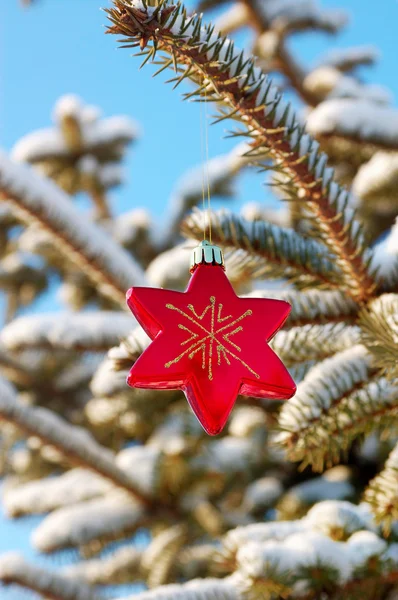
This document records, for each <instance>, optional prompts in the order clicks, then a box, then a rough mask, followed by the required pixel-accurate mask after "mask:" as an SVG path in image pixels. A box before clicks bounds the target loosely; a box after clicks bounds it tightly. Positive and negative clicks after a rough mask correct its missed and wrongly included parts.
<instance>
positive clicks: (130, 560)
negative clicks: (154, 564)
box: [63, 546, 143, 585]
mask: <svg viewBox="0 0 398 600" xmlns="http://www.w3.org/2000/svg"><path fill="white" fill-rule="evenodd" d="M142 553H143V551H142V550H140V549H138V548H135V547H134V546H124V547H122V548H119V549H118V550H115V551H114V552H112V554H111V555H110V556H106V557H103V558H97V559H92V560H85V561H83V562H80V563H78V564H75V565H72V566H68V567H66V569H64V571H63V573H64V574H65V575H66V576H68V577H73V578H74V579H77V580H79V581H83V582H85V583H88V584H90V585H118V584H121V583H131V582H133V581H140V580H141V579H142V577H143V574H142V571H141V559H142Z"/></svg>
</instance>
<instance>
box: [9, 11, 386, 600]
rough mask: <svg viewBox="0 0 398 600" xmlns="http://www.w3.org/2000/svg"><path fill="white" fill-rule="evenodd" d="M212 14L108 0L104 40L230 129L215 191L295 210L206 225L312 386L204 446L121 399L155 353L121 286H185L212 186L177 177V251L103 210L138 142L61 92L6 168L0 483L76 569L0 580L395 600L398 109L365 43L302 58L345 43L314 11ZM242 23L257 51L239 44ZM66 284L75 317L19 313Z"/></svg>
mask: <svg viewBox="0 0 398 600" xmlns="http://www.w3.org/2000/svg"><path fill="white" fill-rule="evenodd" d="M219 5H220V6H219ZM221 5H223V1H222V0H203V2H202V5H201V6H199V7H198V11H201V10H203V11H205V16H202V15H201V14H193V13H189V12H187V10H186V9H185V8H184V6H183V5H182V4H181V3H176V4H173V3H172V2H171V0H149V1H146V0H113V3H112V7H111V8H109V7H108V8H107V9H106V12H107V17H108V19H109V26H108V33H109V34H115V35H116V36H117V37H116V39H115V41H116V40H118V41H119V42H120V44H121V45H122V47H124V48H128V49H130V48H136V51H137V53H138V54H139V55H140V56H141V57H142V59H143V64H145V65H147V67H146V68H148V67H150V65H151V64H155V65H156V69H157V73H158V74H160V73H162V72H165V71H166V72H167V71H170V73H171V79H170V80H169V81H170V82H171V83H172V84H173V85H174V87H177V86H178V89H183V93H184V96H185V98H186V99H188V100H197V101H199V102H206V104H207V103H208V104H209V105H211V110H213V109H214V112H217V116H216V117H215V119H216V120H225V122H226V123H227V122H231V121H233V122H234V123H235V128H234V129H233V130H232V131H231V132H230V135H231V136H233V137H234V138H236V148H235V149H234V150H233V151H231V152H229V153H228V154H225V155H224V156H222V157H217V158H213V159H210V161H209V165H208V170H209V187H210V191H211V193H212V195H213V196H217V195H230V194H233V182H234V180H235V179H236V178H237V177H238V176H239V175H240V174H241V173H242V172H243V171H244V170H247V169H257V170H261V171H264V178H265V179H266V180H267V183H268V184H269V185H270V186H271V187H272V190H273V191H274V193H275V195H276V196H277V197H279V198H280V199H281V200H283V201H285V202H284V203H283V205H282V208H281V210H278V211H274V210H270V209H269V208H268V207H267V206H263V205H253V204H248V205H246V206H245V207H244V208H243V209H242V212H241V213H240V214H236V213H232V212H231V211H229V210H222V211H212V212H211V214H210V216H209V218H210V219H211V224H212V237H213V242H215V243H216V244H218V245H219V246H221V247H222V248H223V249H224V251H225V256H226V266H227V273H228V276H229V278H230V279H231V281H232V282H233V285H234V287H235V289H236V291H237V292H238V293H240V294H241V295H245V296H251V297H275V298H281V299H285V300H287V301H289V302H290V303H291V305H292V311H291V314H290V316H289V319H288V321H287V323H286V324H285V326H284V327H283V329H282V330H281V331H280V332H278V333H277V335H276V336H275V337H274V339H273V340H272V347H273V349H274V350H275V352H277V354H278V355H279V356H280V357H281V358H282V360H283V361H284V363H285V364H286V365H287V366H288V367H289V370H290V372H291V374H292V375H293V377H294V379H295V381H296V382H297V384H298V389H297V393H296V395H295V397H294V398H292V399H291V400H289V401H287V402H285V403H283V404H281V403H280V402H271V401H266V400H259V399H254V398H243V397H242V398H239V399H238V402H237V404H236V406H235V409H234V411H233V412H232V415H231V417H230V419H229V422H228V425H227V427H226V428H225V430H224V432H223V433H222V434H221V435H220V436H218V437H215V438H213V437H210V436H208V435H207V434H206V433H205V432H204V431H203V430H202V428H201V427H200V425H199V424H198V422H197V420H196V418H195V417H194V415H193V414H192V412H191V411H190V409H189V407H188V405H187V403H186V401H185V399H184V397H183V394H182V392H180V391H154V390H138V389H132V388H129V387H128V386H127V385H126V375H127V373H128V371H129V369H130V368H131V366H132V364H133V363H134V361H135V360H137V358H138V357H139V356H140V354H141V353H142V352H143V350H144V349H145V347H146V346H147V345H148V342H149V340H148V338H147V336H146V335H145V334H144V333H143V331H142V330H141V328H140V327H139V326H137V324H136V323H135V322H134V319H133V317H132V316H131V315H130V314H129V313H128V312H127V311H126V310H125V309H126V304H125V292H126V290H127V288H129V287H131V286H133V285H148V284H149V285H154V286H161V287H169V288H171V289H178V290H181V289H184V288H185V285H186V283H187V280H188V277H189V272H188V262H189V252H190V248H191V247H193V246H194V245H195V244H196V243H197V241H200V240H201V239H203V223H204V220H203V211H202V210H200V209H199V208H195V207H196V205H200V203H201V201H202V184H201V177H200V175H199V174H198V172H197V171H196V170H193V171H192V172H191V173H189V174H187V175H186V176H185V177H183V178H182V179H181V182H180V183H179V184H178V186H177V187H176V190H177V192H176V194H175V202H174V205H173V209H172V210H171V211H170V215H169V222H168V226H167V231H166V233H165V234H164V235H163V236H159V235H155V233H154V232H155V230H154V226H153V221H152V220H151V216H150V213H149V212H148V211H147V210H144V209H140V208H138V209H134V210H132V211H131V212H128V213H127V214H122V215H119V216H116V215H114V214H113V210H112V207H111V205H110V202H109V195H108V191H109V190H110V189H111V188H112V187H113V186H116V185H119V184H121V183H122V174H121V165H122V161H123V157H124V153H125V150H126V147H127V146H128V145H129V144H130V143H132V142H134V140H135V138H136V135H137V128H136V126H135V124H134V122H132V121H131V120H130V119H128V118H125V117H118V116H116V117H109V118H102V117H100V116H99V114H98V111H97V110H96V109H95V108H93V107H91V106H86V105H85V104H84V103H83V102H82V101H80V100H79V99H78V98H76V97H72V96H68V97H64V98H62V99H61V100H60V101H59V102H58V103H57V106H56V108H55V111H54V126H53V127H52V128H51V129H47V130H40V131H35V132H33V133H29V134H27V136H26V137H24V138H23V139H21V140H19V141H18V142H17V143H16V145H15V147H14V149H13V151H12V153H11V155H10V156H6V154H4V153H2V154H1V156H0V199H1V201H2V202H1V204H0V249H1V263H0V283H1V286H2V288H3V290H4V291H5V294H6V298H7V302H6V314H5V316H4V321H5V325H4V327H3V329H2V331H1V334H0V369H1V376H0V420H1V425H2V426H1V433H0V442H1V446H0V448H1V454H0V474H1V476H2V478H3V498H2V503H3V505H4V509H5V511H6V513H7V514H8V515H9V517H10V518H18V517H21V516H23V515H31V514H41V515H43V519H42V521H41V522H40V524H39V525H38V526H37V528H36V529H35V531H34V533H33V537H32V544H33V546H34V547H35V548H36V549H37V550H38V551H40V552H42V553H45V554H54V555H56V553H57V552H59V551H62V550H64V549H73V550H74V551H75V552H76V556H77V557H78V559H77V560H76V561H75V562H74V564H72V565H69V566H68V567H62V568H58V569H57V570H45V569H43V568H42V567H38V566H37V565H35V564H28V563H27V562H25V560H24V558H23V557H22V556H20V555H18V554H8V555H5V556H2V557H0V581H1V582H2V583H3V584H4V585H10V584H17V585H19V586H22V587H24V588H27V589H29V590H33V591H35V592H37V593H38V594H39V596H40V597H43V598H53V599H56V600H91V599H97V598H99V599H100V598H102V597H104V596H105V588H104V586H109V585H112V586H117V585H119V584H126V583H127V584H133V583H136V582H138V583H140V584H145V586H146V587H147V588H148V590H146V591H142V592H136V593H132V595H130V596H128V597H129V598H137V599H138V600H158V599H159V600H160V599H163V600H178V599H181V600H221V599H222V600H261V599H265V600H278V599H282V598H284V599H290V598H292V599H293V598H300V599H304V600H324V599H325V600H326V599H330V600H338V599H343V598H344V599H361V600H394V599H396V598H397V597H398V525H397V522H398V446H397V445H396V443H397V422H398V421H397V410H398V367H397V364H398V360H397V359H398V293H397V292H398V222H397V221H395V219H396V216H397V214H398V192H397V182H398V142H397V140H398V112H397V110H396V109H394V108H393V107H392V106H391V105H390V98H389V94H388V92H387V91H386V90H384V89H383V88H381V87H378V86H375V85H368V84H365V83H364V82H363V81H362V80H361V79H360V77H359V75H358V67H360V66H363V65H371V64H372V63H373V62H374V61H375V52H374V50H373V49H372V48H370V47H367V46H364V47H356V48H348V49H346V50H339V51H334V52H331V53H330V54H328V55H327V56H325V57H324V58H322V59H321V60H319V61H318V63H317V66H316V67H314V68H312V69H309V68H306V67H304V66H302V65H301V64H299V63H298V61H297V60H296V58H295V57H294V56H293V54H292V52H291V50H290V49H289V38H290V37H291V36H293V35H296V34H300V35H301V34H303V33H311V32H314V31H323V32H327V33H331V34H337V33H338V32H339V30H340V29H341V27H342V26H343V25H344V23H345V16H344V15H343V14H342V13H340V12H338V11H332V10H329V11H326V10H323V9H322V8H321V7H319V6H318V5H317V4H316V3H315V2H311V1H307V0H299V1H297V0H263V1H261V0H241V1H239V2H234V3H233V4H232V5H230V6H228V7H227V8H225V7H224V6H222V7H221ZM215 6H217V7H218V8H222V9H223V10H222V11H221V12H220V11H219V12H220V16H218V17H217V19H216V21H215V22H214V23H213V24H212V23H211V22H210V21H209V19H208V15H207V11H211V9H213V8H214V7H215ZM242 28H250V29H251V30H252V32H253V33H254V36H253V40H254V41H253V43H252V47H251V48H249V52H247V51H241V50H240V49H238V48H237V47H235V44H234V42H233V41H232V40H231V39H230V38H228V37H225V36H227V35H230V34H233V33H234V32H235V31H237V30H240V29H242ZM115 60H117V59H115ZM131 69H132V70H131V77H132V78H133V77H134V63H133V62H132V66H131ZM274 77H275V78H276V79H275V81H277V82H278V85H276V84H275V83H273V78H274ZM282 90H286V91H288V92H289V94H290V96H291V95H292V93H294V94H295V100H294V101H293V102H292V104H290V103H288V102H286V100H285V99H284V93H283V91H282ZM176 102H177V98H176ZM293 105H294V106H293ZM302 105H304V106H305V109H304V108H303V106H302ZM138 118H139V115H138ZM157 169H158V170H159V171H160V170H161V165H159V166H157ZM199 171H200V170H199ZM78 192H83V193H86V194H87V196H88V197H89V198H91V200H92V204H93V209H94V212H93V219H92V222H88V221H87V220H86V219H82V218H81V213H80V212H79V210H78V209H77V208H76V206H75V205H74V203H73V196H74V195H75V194H76V193H78ZM184 238H185V239H184ZM380 240H381V241H380ZM29 255H38V256H40V257H41V262H40V263H32V261H30V260H28V257H29ZM33 264H35V265H37V264H40V266H32V265H33ZM54 273H56V274H57V276H58V277H59V279H60V281H61V282H62V283H61V285H60V288H61V289H60V293H61V297H62V298H63V300H64V302H65V303H66V304H67V305H68V306H69V307H71V308H72V309H73V312H68V313H65V314H63V313H62V314H59V313H53V314H44V315H43V314H32V315H29V314H28V315H25V316H20V315H19V314H18V313H19V310H20V308H21V307H23V306H29V305H31V304H32V303H33V302H34V301H35V299H37V298H38V297H39V296H41V295H42V294H45V293H46V290H47V287H48V282H49V279H50V277H51V276H52V275H53V274H54ZM126 332H129V333H128V335H126ZM142 529H145V531H147V532H149V539H148V543H147V544H146V545H145V546H144V547H141V546H139V545H137V543H136V540H135V537H134V536H135V535H136V533H137V531H139V530H142ZM115 542H117V545H114V543H115ZM21 594H22V592H21ZM21 598H22V595H21ZM118 598H120V600H122V598H124V599H125V600H126V598H127V596H126V595H124V596H122V595H121V594H120V595H119V596H118Z"/></svg>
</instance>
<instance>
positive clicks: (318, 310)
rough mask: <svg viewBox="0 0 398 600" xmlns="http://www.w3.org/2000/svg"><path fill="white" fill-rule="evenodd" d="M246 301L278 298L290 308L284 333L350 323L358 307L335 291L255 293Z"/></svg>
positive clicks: (269, 291)
mask: <svg viewBox="0 0 398 600" xmlns="http://www.w3.org/2000/svg"><path fill="white" fill-rule="evenodd" d="M247 296H248V297H254V298H279V299H280V300H286V301H287V302H289V304H291V306H292V310H291V313H290V314H289V317H288V320H287V322H286V324H285V325H284V329H288V328H289V327H297V326H302V325H318V324H319V325H321V324H323V323H339V322H348V323H350V322H352V321H354V320H355V318H356V316H357V314H358V310H359V306H358V304H356V303H355V302H354V301H353V300H351V299H350V298H347V296H345V295H344V294H342V293H341V292H338V291H333V292H329V291H321V290H317V289H311V290H300V291H297V290H284V289H276V290H275V289H273V288H271V289H265V290H263V289H258V290H257V289H256V290H253V292H251V293H250V294H247Z"/></svg>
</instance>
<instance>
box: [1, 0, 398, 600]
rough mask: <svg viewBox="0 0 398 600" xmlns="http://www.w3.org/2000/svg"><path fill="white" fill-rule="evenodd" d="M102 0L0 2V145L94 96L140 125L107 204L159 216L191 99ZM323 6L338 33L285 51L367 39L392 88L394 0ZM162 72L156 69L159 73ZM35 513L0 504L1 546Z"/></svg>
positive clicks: (249, 184) (193, 126) (243, 193)
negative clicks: (126, 39) (115, 27)
mask: <svg viewBox="0 0 398 600" xmlns="http://www.w3.org/2000/svg"><path fill="white" fill-rule="evenodd" d="M106 4H107V0H37V5H36V6H34V7H32V8H31V9H29V10H23V9H22V8H21V7H20V6H19V3H18V0H3V2H2V3H1V7H0V17H1V18H0V22H1V25H0V27H1V29H2V31H0V39H1V45H2V48H1V52H0V55H1V57H2V58H1V64H0V72H1V87H0V146H2V147H5V148H6V149H10V148H11V147H12V146H13V144H14V143H15V142H16V141H17V140H18V139H19V138H20V137H21V136H22V135H24V134H26V133H28V132H30V131H32V130H33V129H36V128H39V127H46V126H49V125H50V115H51V111H52V108H53V105H54V103H55V101H56V100H57V98H58V97H59V96H61V95H63V94H66V93H76V94H78V95H79V96H81V97H82V98H83V99H84V100H85V101H86V102H88V103H91V104H97V105H98V106H100V107H101V109H102V110H103V113H104V114H105V115H107V116H110V115H112V114H127V115H129V116H131V117H133V118H134V119H136V120H137V121H138V122H139V123H140V125H141V128H142V137H141V139H140V141H139V142H138V143H137V145H136V146H135V147H134V148H133V150H132V151H131V152H130V153H129V156H128V160H127V162H126V166H127V174H128V182H127V185H126V186H125V187H124V188H123V189H121V190H120V191H118V192H115V193H114V194H113V198H114V207H115V211H116V212H122V211H126V210H130V209H132V208H134V207H139V206H146V207H148V208H149V209H150V210H151V211H152V213H153V214H154V215H155V218H157V219H160V218H161V215H162V214H163V213H166V212H167V205H168V202H169V198H170V195H171V192H172V189H173V184H174V183H175V181H176V179H177V178H178V177H179V176H181V175H182V174H183V173H184V171H185V170H186V169H188V168H190V167H192V166H194V165H195V164H197V163H199V162H200V160H201V150H200V130H199V109H198V105H197V104H192V103H191V104H190V103H182V102H181V101H180V98H179V92H177V91H174V92H173V91H172V89H171V87H170V86H166V85H163V84H162V76H160V77H158V78H155V79H152V77H151V71H152V72H153V69H151V67H150V66H147V67H145V68H144V69H143V70H142V71H139V70H138V65H139V63H138V59H132V58H130V56H129V52H128V51H127V50H117V49H116V39H115V37H114V36H105V35H104V25H105V23H106V17H105V14H104V13H103V12H101V11H100V7H101V6H104V5H105V6H106ZM322 4H323V5H324V6H327V7H339V8H345V9H347V10H348V11H349V12H350V13H352V16H353V18H352V21H351V24H350V25H349V26H348V27H347V28H346V29H345V30H344V32H343V33H342V34H341V35H339V36H338V37H337V38H335V39H334V38H332V37H329V36H325V35H318V34H317V35H313V34H308V35H307V34H305V35H300V36H297V37H296V38H295V40H294V41H293V43H292V46H293V48H294V52H295V53H297V54H298V56H300V57H301V59H302V60H303V61H304V63H306V64H311V63H313V62H314V60H315V59H316V57H317V56H319V53H320V52H324V51H326V50H327V49H328V48H330V47H332V46H339V47H344V46H348V45H357V44H375V45H376V46H378V47H379V49H380V51H381V59H380V62H379V64H378V65H377V66H376V67H375V68H372V69H369V70H366V71H364V72H363V74H364V77H365V78H366V79H367V80H368V81H372V82H375V83H379V84H382V85H385V86H387V87H389V88H390V89H391V90H392V92H393V95H394V103H395V101H396V99H397V98H398V76H397V75H398V73H397V50H398V44H397V41H396V24H397V23H398V2H397V1H396V0H381V2H379V3H376V4H375V3H373V2H370V0H346V1H345V2H342V1H341V0H324V1H323V2H322ZM166 78H167V77H166V76H163V79H166ZM224 128H225V125H222V126H221V125H220V126H218V127H214V128H211V130H210V156H214V155H216V154H219V153H222V152H225V151H227V150H228V149H229V148H230V147H231V141H226V140H223V139H222V134H223V130H224ZM267 197H268V198H269V194H268V192H267V191H266V189H265V188H264V186H263V185H262V177H261V176H258V175H249V174H248V175H245V176H244V177H243V178H242V179H241V181H240V184H239V196H238V200H237V202H238V203H241V202H243V201H263V200H265V199H266V198H267ZM36 522H37V520H36V518H35V519H29V520H28V522H17V523H10V522H8V521H6V520H2V517H1V512H0V553H2V552H4V551H6V550H9V549H16V548H20V549H21V550H22V551H23V552H24V553H25V554H26V555H27V556H31V555H32V554H31V550H30V549H29V539H28V538H29V531H30V530H31V528H32V526H33V524H34V523H36ZM1 598H2V600H17V599H21V598H22V595H21V594H20V592H18V593H17V594H15V595H14V594H13V593H11V592H4V591H2V592H1Z"/></svg>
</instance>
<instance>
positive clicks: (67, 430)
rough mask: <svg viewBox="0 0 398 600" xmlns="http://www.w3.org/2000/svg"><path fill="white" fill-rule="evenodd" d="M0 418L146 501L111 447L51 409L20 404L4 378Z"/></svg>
mask: <svg viewBox="0 0 398 600" xmlns="http://www.w3.org/2000/svg"><path fill="white" fill-rule="evenodd" d="M0 419H4V420H6V421H9V422H10V423H13V424H14V425H16V426H18V427H20V428H21V429H23V430H24V431H25V432H27V433H28V434H30V435H34V436H36V437H38V438H40V439H41V440H43V441H44V442H45V443H47V444H50V445H52V446H54V447H55V448H56V449H57V450H59V451H60V452H61V453H62V454H63V455H65V456H66V457H67V458H68V459H69V460H70V461H71V462H73V463H76V464H78V465H81V466H82V467H86V468H89V469H90V470H92V471H94V472H96V473H98V474H100V475H102V476H103V477H105V478H106V479H108V480H110V481H111V482H112V483H114V484H115V485H117V486H119V487H121V488H123V489H125V490H127V492H129V493H130V494H131V495H132V496H133V497H135V498H137V499H139V500H140V501H141V502H143V503H144V504H148V500H147V498H146V497H145V496H144V495H143V494H142V493H141V492H139V490H138V489H137V486H136V483H135V481H134V478H133V477H131V476H130V475H129V474H128V473H126V472H124V471H123V470H122V469H121V468H120V467H118V466H117V464H116V462H115V455H114V454H113V452H111V450H108V449H107V448H105V447H103V446H101V445H100V444H98V443H97V442H96V441H95V439H94V438H93V437H92V436H91V434H90V433H88V431H86V430H85V429H83V428H81V427H77V426H74V425H71V424H70V423H68V422H67V421H65V420H63V419H62V418H61V417H59V416H58V415H56V414H55V413H54V412H53V411H50V410H48V409H45V408H40V407H33V406H27V405H24V404H22V403H21V402H19V401H18V399H17V395H16V391H15V390H14V388H13V387H12V386H11V384H9V383H8V381H6V380H4V379H0Z"/></svg>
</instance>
